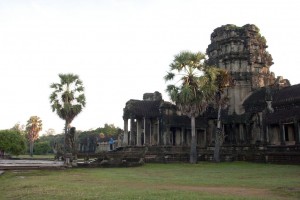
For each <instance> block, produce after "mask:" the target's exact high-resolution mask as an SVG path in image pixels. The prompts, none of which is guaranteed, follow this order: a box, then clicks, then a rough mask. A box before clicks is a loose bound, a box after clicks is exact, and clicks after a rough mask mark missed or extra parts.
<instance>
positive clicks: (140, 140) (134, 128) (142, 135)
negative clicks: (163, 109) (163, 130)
mask: <svg viewBox="0 0 300 200" xmlns="http://www.w3.org/2000/svg"><path fill="white" fill-rule="evenodd" d="M148 120H149V122H150V126H149V129H148V130H147V128H146V127H147V121H148ZM152 121H153V120H151V119H146V118H145V117H144V118H143V119H134V118H130V132H129V131H128V119H124V137H123V145H125V146H126V145H137V146H141V145H144V144H149V145H152V144H153V142H154V141H152V136H153V133H156V135H157V138H156V142H157V144H159V141H160V127H159V119H154V121H156V123H152ZM143 127H144V128H143ZM135 136H136V137H135Z"/></svg>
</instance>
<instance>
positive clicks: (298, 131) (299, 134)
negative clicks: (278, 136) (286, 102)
mask: <svg viewBox="0 0 300 200" xmlns="http://www.w3.org/2000/svg"><path fill="white" fill-rule="evenodd" d="M294 127H295V128H294V129H295V144H300V128H299V121H297V120H294Z"/></svg>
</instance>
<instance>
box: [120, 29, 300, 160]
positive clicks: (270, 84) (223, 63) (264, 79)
mask: <svg viewBox="0 0 300 200" xmlns="http://www.w3.org/2000/svg"><path fill="white" fill-rule="evenodd" d="M266 49H267V44H266V39H265V38H264V37H263V36H261V35H260V33H259V29H258V28H257V27H256V26H255V25H251V24H247V25H245V26H243V27H238V26H235V25H224V26H221V27H219V28H216V29H215V30H214V31H213V33H212V34H211V44H209V45H208V47H207V49H206V53H207V55H208V64H209V65H211V66H216V67H219V68H222V69H226V70H227V71H229V72H230V74H231V77H232V78H233V80H234V86H233V87H231V88H228V89H227V90H226V91H225V92H226V95H228V97H229V102H228V107H227V108H226V109H224V110H223V111H222V115H221V118H222V119H221V120H222V127H223V133H224V142H223V145H222V148H221V159H222V160H252V161H264V162H289V163H293V162H295V163H299V162H300V150H299V149H300V130H299V123H300V84H297V85H290V83H289V81H288V80H287V79H284V78H282V77H281V76H277V77H275V75H274V73H273V72H271V71H270V67H271V66H272V64H273V62H272V60H273V59H272V56H271V54H269V53H268V52H267V50H266ZM123 119H124V135H123V137H122V146H147V148H148V153H147V154H148V155H149V159H150V157H151V158H155V155H156V154H157V153H155V152H166V153H165V155H164V158H168V157H169V158H171V157H172V158H173V159H175V160H176V159H179V160H180V159H185V157H184V156H183V157H180V156H178V155H179V154H180V155H181V156H182V155H183V154H185V153H186V154H188V153H189V151H188V147H189V145H190V141H191V125H190V124H191V123H190V119H189V118H188V117H187V116H184V115H182V114H181V113H180V111H179V110H178V109H177V108H176V106H175V105H174V104H172V103H170V102H167V101H164V100H163V99H162V95H161V94H160V93H159V92H154V93H145V94H144V96H143V100H129V101H128V102H127V103H126V106H125V108H124V113H123ZM216 121H217V111H216V110H215V109H213V108H208V109H207V110H206V112H205V113H204V114H203V115H201V116H199V117H197V118H196V138H197V150H198V154H199V155H198V160H212V156H213V148H214V140H215V132H216ZM166 149H168V150H166ZM167 154H169V155H167ZM150 155H151V156H150ZM187 157H188V156H187Z"/></svg>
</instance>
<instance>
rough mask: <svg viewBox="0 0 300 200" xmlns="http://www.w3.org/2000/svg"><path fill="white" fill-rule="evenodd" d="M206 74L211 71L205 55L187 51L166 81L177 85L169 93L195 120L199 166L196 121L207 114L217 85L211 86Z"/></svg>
mask: <svg viewBox="0 0 300 200" xmlns="http://www.w3.org/2000/svg"><path fill="white" fill-rule="evenodd" d="M205 70H209V68H206V67H205V54H203V53H201V52H198V53H192V52H189V51H183V52H181V53H179V54H178V55H175V58H174V60H173V62H172V63H171V64H170V71H168V72H167V75H166V76H165V77H164V79H165V81H172V80H173V81H175V84H170V85H168V86H167V89H166V91H167V92H168V94H169V96H170V98H171V100H172V101H173V102H175V103H176V105H177V107H178V108H179V109H180V110H181V112H182V113H183V114H184V115H187V116H188V117H189V118H190V119H191V129H192V139H191V152H190V163H196V162H197V148H196V145H197V144H196V128H195V118H196V117H197V116H199V115H200V114H202V113H203V112H204V111H205V110H206V107H207V105H208V102H209V101H211V99H213V97H214V92H215V87H214V85H213V84H207V82H208V80H209V78H208V77H206V76H205V75H206V73H205ZM212 75H213V74H212ZM174 79H177V80H174Z"/></svg>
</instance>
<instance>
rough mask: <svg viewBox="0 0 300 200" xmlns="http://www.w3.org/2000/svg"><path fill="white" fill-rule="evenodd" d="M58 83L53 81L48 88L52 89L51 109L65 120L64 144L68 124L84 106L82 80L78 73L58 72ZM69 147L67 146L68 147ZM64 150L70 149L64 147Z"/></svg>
mask: <svg viewBox="0 0 300 200" xmlns="http://www.w3.org/2000/svg"><path fill="white" fill-rule="evenodd" d="M59 78H60V83H53V84H51V85H50V88H52V89H54V91H53V92H52V94H51V95H50V103H51V107H52V111H53V112H56V113H57V115H58V116H59V117H60V118H61V119H63V120H65V128H64V130H65V145H66V137H67V135H68V133H69V128H70V124H71V122H72V121H73V119H74V118H75V117H76V116H77V115H78V114H79V113H80V112H81V111H82V109H83V107H85V104H86V103H85V95H84V93H83V92H84V87H83V83H82V81H81V80H80V79H79V77H78V75H74V74H59ZM68 148H69V147H68ZM65 151H70V149H68V150H67V149H66V146H65Z"/></svg>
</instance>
